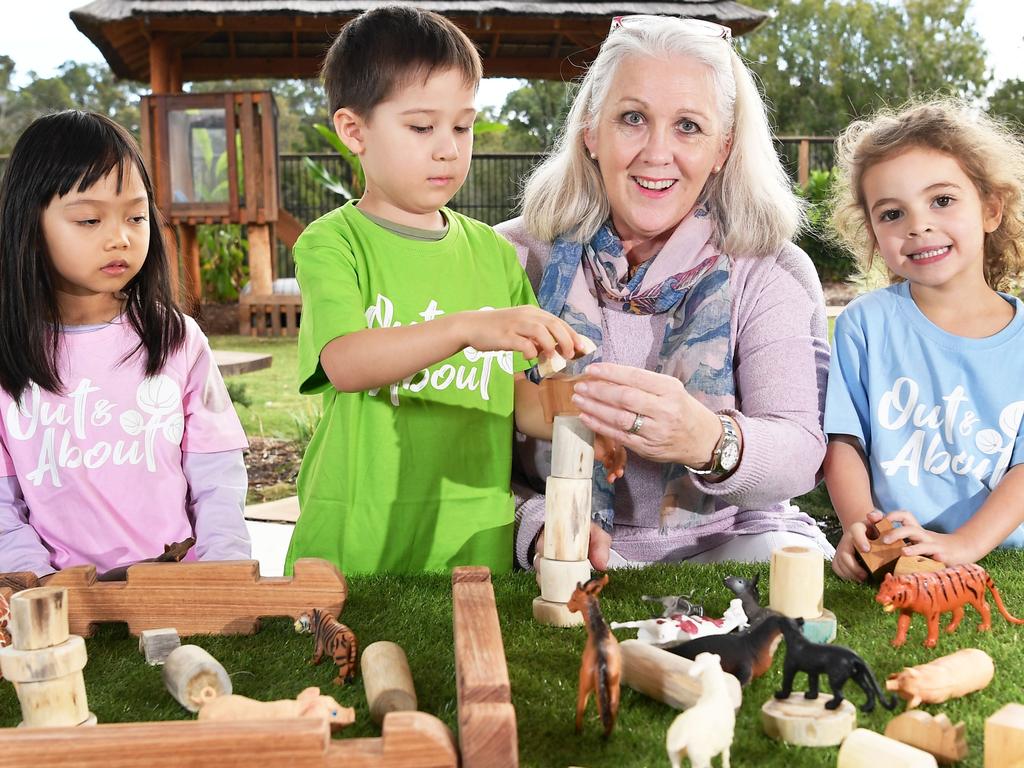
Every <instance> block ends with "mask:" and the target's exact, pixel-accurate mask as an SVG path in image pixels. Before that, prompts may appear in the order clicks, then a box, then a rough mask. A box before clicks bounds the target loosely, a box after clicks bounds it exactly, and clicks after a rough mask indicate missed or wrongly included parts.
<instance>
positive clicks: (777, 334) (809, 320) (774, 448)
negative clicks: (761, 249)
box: [496, 218, 829, 567]
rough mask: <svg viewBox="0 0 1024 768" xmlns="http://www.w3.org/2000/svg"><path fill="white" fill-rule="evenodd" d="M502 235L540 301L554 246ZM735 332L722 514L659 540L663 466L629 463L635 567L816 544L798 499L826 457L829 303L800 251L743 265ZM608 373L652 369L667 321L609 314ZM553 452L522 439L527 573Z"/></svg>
mask: <svg viewBox="0 0 1024 768" xmlns="http://www.w3.org/2000/svg"><path fill="white" fill-rule="evenodd" d="M496 229H497V231H498V232H499V233H501V234H502V235H503V236H504V237H505V238H506V239H508V240H509V241H510V242H511V243H512V244H513V245H514V246H515V248H516V252H517V254H518V255H519V261H520V263H521V264H522V265H523V267H524V269H525V270H526V273H527V275H528V276H529V278H530V282H531V283H532V284H533V286H534V289H536V288H537V286H538V285H539V284H540V279H541V275H542V274H543V270H544V264H545V263H546V261H547V258H548V255H549V253H550V250H551V244H550V243H545V242H541V241H539V240H536V239H534V238H533V237H531V236H530V235H529V234H528V233H527V231H526V228H525V226H524V224H523V220H522V219H521V218H517V219H513V220H511V221H507V222H505V223H503V224H499V225H498V226H497V227H496ZM730 287H731V289H732V297H733V303H732V313H731V326H732V327H731V330H732V338H733V339H734V340H735V343H736V347H735V350H734V357H733V359H734V367H735V376H736V401H737V405H738V410H736V411H732V410H728V411H724V412H725V413H728V414H729V415H731V416H732V417H734V418H735V419H736V421H737V422H739V425H740V428H741V429H742V430H743V458H742V461H741V462H740V465H739V468H738V469H737V470H736V472H734V473H733V474H732V475H731V476H730V477H728V478H727V479H726V480H724V481H722V482H720V483H703V482H701V481H700V478H696V484H697V487H698V488H700V489H701V490H702V491H704V493H706V494H707V495H708V496H711V497H713V498H714V501H715V510H716V511H715V512H714V513H713V514H711V515H709V516H708V519H707V521H706V522H705V523H703V524H701V525H699V526H696V527H691V528H685V529H680V528H676V529H670V530H669V531H667V532H666V533H661V532H659V530H658V528H659V516H658V508H659V505H660V502H661V496H662V490H663V487H662V468H661V465H660V464H657V463H655V462H652V461H647V460H646V459H642V458H640V457H638V456H636V455H635V454H632V453H631V454H630V455H629V459H628V463H627V465H626V475H625V477H623V478H622V479H621V480H619V481H618V482H617V483H616V485H617V490H616V494H615V528H614V531H613V532H612V549H614V550H615V551H617V552H618V553H619V554H621V555H622V556H623V557H624V558H626V559H627V560H629V561H636V562H655V561H676V560H683V559H685V558H687V557H692V556H694V555H696V554H699V553H700V552H703V551H705V550H707V549H711V548H713V547H717V546H719V545H721V544H722V543H724V542H725V541H727V540H728V539H730V538H732V537H733V536H735V535H739V534H753V533H764V532H766V531H791V532H794V533H802V534H805V535H807V536H810V537H813V536H815V534H816V532H817V528H816V526H815V524H814V521H813V520H812V519H811V518H810V517H809V516H808V515H806V514H804V513H803V512H801V511H800V510H799V509H798V508H797V507H795V506H793V505H792V504H790V503H789V499H790V498H791V497H793V496H798V495H800V494H802V493H806V492H807V491H809V490H811V489H812V488H813V487H814V486H815V485H816V483H817V479H818V477H817V476H818V470H819V468H820V467H821V462H822V458H823V457H824V455H825V436H824V433H823V431H822V413H823V410H824V404H825V382H826V378H827V376H828V358H829V353H828V342H827V336H826V327H827V326H826V320H825V302H824V298H823V296H822V292H821V283H820V282H819V280H818V276H817V273H816V272H815V270H814V267H813V266H812V264H811V260H810V259H809V258H808V257H807V254H805V253H804V252H803V251H801V250H800V249H799V248H797V247H796V246H795V245H792V244H788V243H787V244H786V245H785V246H783V247H782V249H780V250H779V252H778V253H776V254H774V255H772V256H761V257H734V258H733V266H732V273H731V286H730ZM602 312H603V313H604V321H605V326H606V331H607V335H606V338H605V343H604V346H603V348H602V356H603V358H604V360H606V361H608V362H614V363H621V364H623V365H632V366H635V367H641V368H648V369H653V368H654V365H655V364H656V362H657V357H658V349H659V346H660V341H661V338H662V335H663V332H664V326H665V322H666V317H665V315H632V314H629V313H626V312H622V311H620V310H619V309H618V308H616V307H615V306H604V307H603V308H602ZM549 455H550V444H548V443H546V442H544V441H539V440H533V439H531V438H527V437H525V436H523V435H517V436H516V459H517V464H518V466H519V467H520V468H521V470H522V473H523V474H524V475H525V477H524V478H522V479H523V482H522V483H519V482H515V483H513V490H514V491H515V493H516V544H515V547H516V560H517V562H518V563H519V564H520V565H521V566H523V567H529V562H528V552H529V548H530V545H531V543H532V542H533V540H534V539H535V538H536V536H537V533H538V532H539V531H540V529H541V527H542V526H543V525H544V495H543V492H542V489H543V487H544V478H545V477H547V475H548V474H549V472H550V466H549V464H548V461H549V458H548V457H549Z"/></svg>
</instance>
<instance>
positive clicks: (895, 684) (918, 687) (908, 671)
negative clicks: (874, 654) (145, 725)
mask: <svg viewBox="0 0 1024 768" xmlns="http://www.w3.org/2000/svg"><path fill="white" fill-rule="evenodd" d="M995 672H996V668H995V665H994V664H993V663H992V657H991V656H989V655H988V654H987V653H985V652H984V651H981V650H978V649H977V648H964V649H963V650H962V651H957V652H956V653H951V654H949V655H948V656H940V657H939V658H937V659H935V661H929V662H928V663H927V664H918V665H917V666H916V667H904V669H903V671H902V672H895V673H893V674H891V675H889V678H888V679H887V680H886V681H885V687H886V689H888V690H890V691H895V692H896V694H897V695H898V696H899V697H900V698H901V699H904V700H905V701H906V702H907V709H914V707H916V706H917V705H919V704H922V703H924V704H941V703H942V702H944V701H946V700H947V699H952V698H955V697H957V696H965V695H967V694H968V693H973V692H974V691H980V690H981V689H982V688H984V687H985V686H987V685H988V684H989V683H991V682H992V676H993V675H995Z"/></svg>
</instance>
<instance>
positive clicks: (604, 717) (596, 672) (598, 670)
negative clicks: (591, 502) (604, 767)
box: [566, 573, 622, 738]
mask: <svg viewBox="0 0 1024 768" xmlns="http://www.w3.org/2000/svg"><path fill="white" fill-rule="evenodd" d="M607 583H608V574H607V573H606V574H605V575H604V576H601V577H599V578H598V577H595V578H593V579H590V580H589V581H588V582H587V583H586V584H577V585H576V589H574V590H573V593H572V595H571V596H570V597H569V602H568V603H566V607H567V608H568V609H569V611H570V612H576V611H579V612H580V613H582V614H583V618H584V620H585V625H586V628H587V645H586V647H584V649H583V659H582V661H581V662H580V688H579V693H578V695H577V697H576V733H579V732H580V731H582V730H583V711H584V710H585V709H586V708H587V700H588V699H589V698H590V694H591V693H594V694H595V700H596V703H597V714H598V715H599V716H600V717H601V723H602V724H603V725H604V736H605V738H608V737H609V736H610V735H611V732H612V729H613V728H614V727H615V719H616V718H617V717H618V715H619V678H620V677H621V675H622V655H621V653H620V651H619V641H618V640H616V639H615V635H613V634H612V632H611V630H610V629H608V625H607V624H606V623H605V621H604V617H603V616H602V615H601V607H600V605H599V604H598V601H597V596H598V595H599V594H600V592H601V589H602V588H603V587H604V585H605V584H607Z"/></svg>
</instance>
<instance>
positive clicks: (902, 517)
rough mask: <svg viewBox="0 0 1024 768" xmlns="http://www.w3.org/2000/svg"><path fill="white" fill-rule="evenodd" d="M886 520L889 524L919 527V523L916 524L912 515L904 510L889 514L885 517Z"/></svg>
mask: <svg viewBox="0 0 1024 768" xmlns="http://www.w3.org/2000/svg"><path fill="white" fill-rule="evenodd" d="M886 519H888V520H889V522H892V523H899V524H900V525H905V526H910V525H920V523H918V522H917V518H916V517H914V513H913V512H909V511H908V510H906V509H897V510H895V511H894V512H890V513H889V514H888V515H886Z"/></svg>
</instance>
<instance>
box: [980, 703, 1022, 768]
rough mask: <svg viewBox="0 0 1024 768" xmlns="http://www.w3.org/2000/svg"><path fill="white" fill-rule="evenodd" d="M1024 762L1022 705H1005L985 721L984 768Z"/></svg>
mask: <svg viewBox="0 0 1024 768" xmlns="http://www.w3.org/2000/svg"><path fill="white" fill-rule="evenodd" d="M1020 762H1024V705H1022V704H1007V705H1006V706H1004V707H1003V708H1002V709H1000V710H999V711H997V712H996V713H995V714H994V715H991V716H990V717H989V718H988V719H986V720H985V768H1005V767H1006V766H1011V765H1015V764H1017V763H1020Z"/></svg>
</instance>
